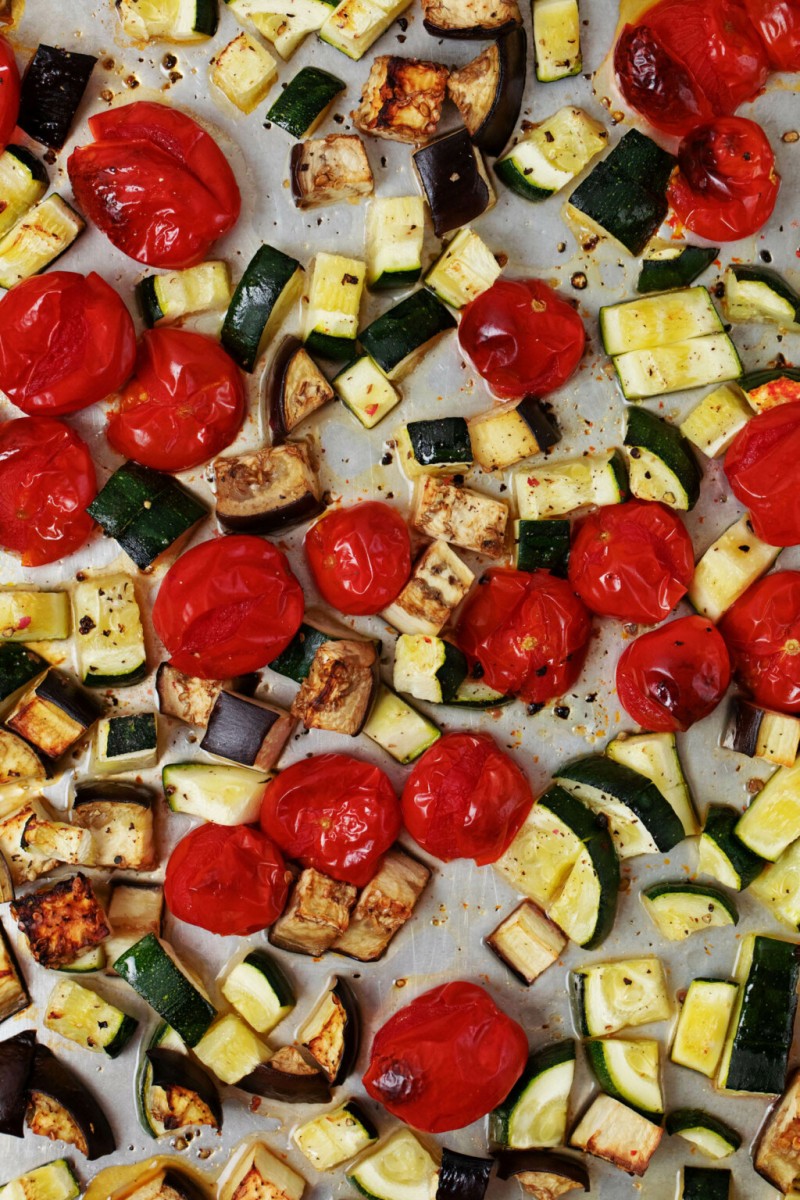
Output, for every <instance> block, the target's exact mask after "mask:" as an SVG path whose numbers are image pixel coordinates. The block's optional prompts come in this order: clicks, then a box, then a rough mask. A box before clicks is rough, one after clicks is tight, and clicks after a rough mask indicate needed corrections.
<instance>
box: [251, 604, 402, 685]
mask: <svg viewBox="0 0 800 1200" xmlns="http://www.w3.org/2000/svg"><path fill="white" fill-rule="evenodd" d="M359 636H360V635H358V634H356V633H354V632H353V630H352V629H350V628H348V626H346V625H342V624H339V623H338V622H337V621H334V620H332V619H331V617H330V616H329V615H328V614H327V613H323V612H321V611H319V610H318V609H314V608H307V609H306V612H305V620H304V621H303V623H302V624H301V626H300V628H299V629H298V631H297V633H296V634H295V635H294V637H293V638H292V640H291V642H290V643H289V645H288V646H287V647H286V649H285V650H284V651H283V653H282V654H279V655H278V657H277V658H275V659H273V660H272V662H271V663H270V664H269V668H270V670H271V671H277V673H278V674H279V675H285V676H286V678H287V679H291V680H293V681H294V682H295V683H302V682H303V680H304V679H305V678H306V677H307V676H308V673H309V672H310V670H311V665H312V663H313V662H314V658H315V656H316V653H317V650H319V648H320V646H324V645H325V643H326V642H329V641H348V642H350V641H353V640H354V639H357V638H358V637H359ZM363 640H364V641H366V642H371V643H372V645H373V646H374V647H375V652H376V654H379V653H380V649H381V643H380V641H378V640H377V638H364V639H363ZM236 690H237V691H241V690H242V689H241V688H237V689H236Z"/></svg>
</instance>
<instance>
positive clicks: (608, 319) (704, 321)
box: [600, 287, 722, 358]
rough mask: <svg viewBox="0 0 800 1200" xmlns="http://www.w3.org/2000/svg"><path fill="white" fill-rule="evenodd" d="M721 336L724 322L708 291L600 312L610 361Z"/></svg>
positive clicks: (627, 302)
mask: <svg viewBox="0 0 800 1200" xmlns="http://www.w3.org/2000/svg"><path fill="white" fill-rule="evenodd" d="M721 332H722V319H721V317H720V315H719V313H718V312H717V310H716V308H715V307H714V303H713V301H712V299H711V295H710V293H709V291H708V288H705V287H693V288H679V289H678V290H677V291H674V292H666V293H664V294H663V295H659V296H647V297H646V298H645V299H644V300H624V301H622V302H621V303H619V304H609V305H606V306H605V307H604V308H601V309H600V335H601V337H602V339H603V349H604V350H605V352H606V354H608V355H610V356H611V358H616V357H617V356H618V355H620V354H629V353H631V352H632V351H635V350H652V349H654V348H656V347H661V346H673V345H675V344H679V343H682V342H687V341H690V340H694V339H695V338H699V337H703V336H705V335H706V334H713V333H721Z"/></svg>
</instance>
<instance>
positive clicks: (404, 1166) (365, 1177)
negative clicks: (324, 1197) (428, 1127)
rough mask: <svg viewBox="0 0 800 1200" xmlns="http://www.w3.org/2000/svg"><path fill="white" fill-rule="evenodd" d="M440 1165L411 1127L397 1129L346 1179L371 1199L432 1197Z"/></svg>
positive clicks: (360, 1160) (400, 1199)
mask: <svg viewBox="0 0 800 1200" xmlns="http://www.w3.org/2000/svg"><path fill="white" fill-rule="evenodd" d="M438 1171H439V1168H438V1164H437V1162H436V1160H435V1159H434V1158H432V1157H431V1155H430V1154H429V1153H428V1151H427V1150H426V1149H425V1147H424V1146H423V1145H422V1143H421V1142H420V1141H418V1140H417V1138H416V1137H415V1136H414V1134H413V1133H412V1132H411V1130H410V1129H398V1130H396V1132H395V1133H393V1134H392V1135H391V1136H390V1137H388V1138H387V1139H386V1141H384V1142H381V1143H380V1144H379V1145H378V1146H376V1147H375V1149H374V1150H370V1151H369V1152H368V1153H367V1154H365V1155H363V1156H362V1157H361V1158H360V1159H359V1160H358V1162H357V1163H356V1164H355V1166H352V1167H351V1168H350V1170H349V1171H348V1172H347V1181H348V1183H350V1184H352V1186H353V1187H354V1188H355V1189H356V1191H358V1192H360V1193H361V1194H362V1195H364V1196H367V1197H368V1200H430V1197H431V1196H432V1195H433V1194H434V1191H435V1189H436V1186H437V1176H438Z"/></svg>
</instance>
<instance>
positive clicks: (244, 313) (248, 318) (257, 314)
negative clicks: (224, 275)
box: [220, 245, 301, 373]
mask: <svg viewBox="0 0 800 1200" xmlns="http://www.w3.org/2000/svg"><path fill="white" fill-rule="evenodd" d="M299 269H301V268H300V263H299V262H298V261H297V259H295V258H290V257H289V255H288V254H284V253H283V252H282V251H280V250H276V249H275V248H274V246H268V245H263V246H261V247H260V248H259V249H258V250H257V251H256V252H255V254H254V255H253V257H252V258H251V260H250V262H249V263H248V264H247V266H246V268H245V272H244V275H243V276H242V278H241V279H240V280H239V284H238V286H237V288H236V291H235V292H234V293H233V299H232V300H231V302H230V306H229V308H228V311H227V313H226V315H225V322H224V324H223V326H222V333H221V335H220V336H221V341H222V345H223V347H224V348H225V349H226V350H227V351H228V353H229V354H230V356H231V358H232V359H233V361H234V362H235V363H238V365H239V366H240V367H241V368H242V370H243V371H247V372H248V373H252V371H253V370H254V368H255V365H256V361H257V360H258V355H259V348H260V344H261V338H262V336H263V333H264V330H265V328H266V326H267V322H268V321H269V318H270V316H271V314H272V311H273V309H274V308H275V305H276V304H277V303H278V300H279V299H280V296H281V293H282V292H283V290H284V288H286V286H287V285H288V284H289V283H290V281H291V280H292V278H293V277H294V274H295V272H296V271H297V270H299Z"/></svg>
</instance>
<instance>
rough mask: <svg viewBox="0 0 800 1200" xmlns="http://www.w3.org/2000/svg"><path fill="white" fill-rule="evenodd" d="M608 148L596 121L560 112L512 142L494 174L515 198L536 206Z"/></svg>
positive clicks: (570, 110)
mask: <svg viewBox="0 0 800 1200" xmlns="http://www.w3.org/2000/svg"><path fill="white" fill-rule="evenodd" d="M607 145H608V134H607V133H606V131H605V129H604V128H603V126H602V125H601V124H600V122H599V121H595V120H594V119H593V118H592V117H590V116H589V114H588V113H586V112H584V111H583V109H582V108H572V107H568V108H560V109H559V110H558V112H556V113H554V114H553V116H552V117H549V118H548V119H547V120H545V121H541V122H540V123H539V124H538V125H535V126H534V127H533V129H531V130H530V131H529V132H527V133H525V134H524V136H523V137H521V138H520V139H519V141H517V142H515V143H514V145H513V146H512V147H511V149H510V150H509V151H508V153H507V154H504V155H503V156H502V158H499V159H498V160H497V162H496V163H495V164H494V170H495V174H496V175H497V176H498V178H499V179H501V180H502V181H503V183H504V184H505V185H506V187H507V188H509V189H510V190H511V191H512V192H514V193H515V194H516V195H517V196H522V198H523V200H531V201H533V203H539V202H540V201H542V200H547V199H548V198H549V197H550V196H553V195H555V193H556V192H558V191H560V190H561V188H563V187H566V185H567V184H568V183H571V182H572V180H573V179H575V178H576V176H578V175H580V173H581V171H582V170H583V169H584V167H586V166H587V165H588V164H589V163H590V162H591V160H592V159H593V158H594V157H595V156H596V155H597V154H600V152H601V151H602V150H605V148H606V147H607Z"/></svg>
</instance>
